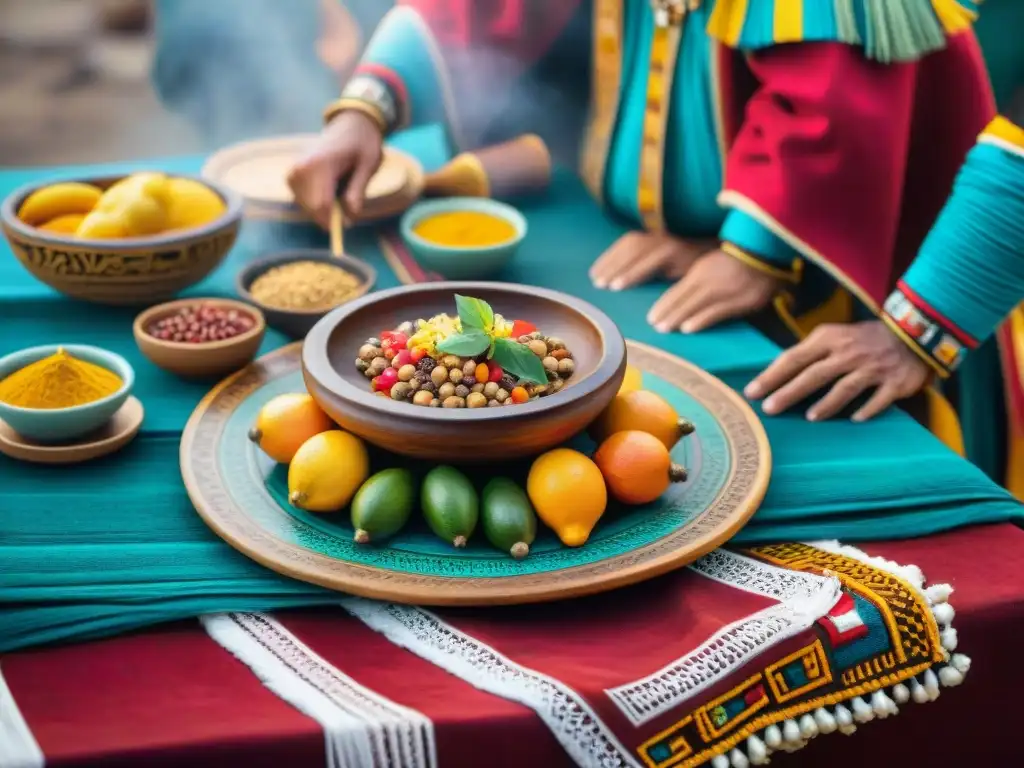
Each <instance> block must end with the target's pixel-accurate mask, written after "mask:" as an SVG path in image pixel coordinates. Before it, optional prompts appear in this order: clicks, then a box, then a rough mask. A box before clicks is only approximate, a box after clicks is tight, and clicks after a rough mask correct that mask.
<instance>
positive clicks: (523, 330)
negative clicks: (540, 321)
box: [512, 320, 537, 339]
mask: <svg viewBox="0 0 1024 768" xmlns="http://www.w3.org/2000/svg"><path fill="white" fill-rule="evenodd" d="M536 330H537V326H536V325H534V324H533V323H528V322H526V321H525V320H516V321H515V322H514V323H512V338H513V339H518V338H519V337H520V336H527V335H529V334H531V333H533V332H534V331H536Z"/></svg>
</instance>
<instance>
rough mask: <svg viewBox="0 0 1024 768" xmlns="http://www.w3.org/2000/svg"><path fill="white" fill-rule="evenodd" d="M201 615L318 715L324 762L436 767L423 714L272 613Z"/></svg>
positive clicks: (287, 696)
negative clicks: (360, 677) (360, 678)
mask: <svg viewBox="0 0 1024 768" xmlns="http://www.w3.org/2000/svg"><path fill="white" fill-rule="evenodd" d="M201 621H202V624H203V626H204V627H205V628H206V631H207V632H208V633H209V635H210V637H211V638H213V639H214V640H215V641H216V642H217V643H219V644H220V645H221V646H223V647H224V648H225V649H226V650H228V651H229V652H231V653H232V654H233V655H234V656H235V657H237V658H238V659H239V660H240V661H241V662H242V663H244V664H245V665H246V666H248V667H249V668H250V669H251V670H252V671H253V673H254V674H255V675H256V676H257V677H259V678H260V680H262V681H263V683H264V685H266V686H267V687H268V688H270V689H271V690H272V691H273V692H274V693H276V694H277V695H278V696H280V697H281V698H282V699H284V700H285V701H287V702H288V703H290V704H291V705H292V706H294V707H295V708H296V709H298V710H299V711H300V712H303V713H304V714H306V715H308V716H309V717H311V718H313V719H314V720H316V721H317V722H318V723H320V725H321V726H322V727H323V729H324V738H325V748H326V753H327V766H328V768H437V748H436V745H435V742H434V726H433V724H432V723H431V721H430V719H429V718H427V717H426V716H424V715H423V714H421V713H420V712H417V711H416V710H413V709H410V708H408V707H405V706H402V705H400V704H396V703H395V702H393V701H391V700H389V699H386V698H384V697H383V696H381V695H379V694H378V693H375V692H374V691H372V690H370V689H369V688H366V687H365V686H363V685H360V684H359V683H357V682H356V681H355V680H353V679H352V678H351V677H349V676H348V675H346V674H344V673H343V672H341V671H340V670H339V669H338V668H337V667H335V666H334V665H332V664H331V663H330V662H328V661H327V660H325V659H324V658H323V657H321V656H320V655H318V654H317V653H315V652H314V651H313V650H312V649H311V648H309V647H308V646H307V645H305V644H304V643H303V642H302V641H301V640H299V639H298V638H297V637H296V636H295V635H293V634H292V633H291V632H289V631H288V630H287V629H285V628H284V627H283V626H282V625H281V624H279V623H278V622H277V621H275V620H274V619H272V618H270V617H269V616H267V615H265V614H250V613H233V614H220V615H216V616H204V617H202V619H201Z"/></svg>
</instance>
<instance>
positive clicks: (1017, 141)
mask: <svg viewBox="0 0 1024 768" xmlns="http://www.w3.org/2000/svg"><path fill="white" fill-rule="evenodd" d="M979 138H980V139H981V140H984V139H987V138H992V139H1000V140H1001V141H1003V142H1006V143H1007V144H1012V145H1013V146H1015V147H1020V148H1021V149H1024V128H1021V127H1020V126H1019V125H1016V124H1015V123H1013V122H1011V121H1010V120H1008V119H1006V118H1005V117H1003V116H1002V115H1000V116H999V117H997V118H995V119H994V120H993V121H992V122H991V123H989V124H988V125H987V126H985V130H984V131H982V132H981V136H980V137H979Z"/></svg>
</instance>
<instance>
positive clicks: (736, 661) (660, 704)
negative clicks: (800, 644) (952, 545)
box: [605, 549, 841, 725]
mask: <svg viewBox="0 0 1024 768" xmlns="http://www.w3.org/2000/svg"><path fill="white" fill-rule="evenodd" d="M690 569H691V570H693V571H695V572H697V573H699V574H700V575H702V576H705V577H707V578H709V579H712V580H714V581H718V582H721V583H723V584H728V585H729V586H731V587H736V588H738V589H743V590H746V591H748V592H753V593H755V594H758V595H761V596H763V597H767V598H770V599H774V600H778V601H780V602H779V603H777V604H776V605H772V606H769V607H768V608H765V609H763V610H761V611H759V612H758V613H755V614H753V615H751V616H748V617H746V618H744V619H740V620H739V621H736V622H733V623H732V624H729V625H727V626H725V627H723V628H722V629H720V630H719V631H718V632H716V633H715V634H714V635H712V636H711V637H710V638H709V639H708V640H706V641H705V642H704V643H703V644H702V645H700V646H699V647H697V648H696V649H695V650H693V651H691V652H690V653H687V654H686V655H685V656H681V657H679V658H678V659H676V660H674V661H672V662H670V663H669V664H666V665H665V666H664V667H662V668H661V669H659V670H658V671H656V672H654V673H652V674H650V675H648V676H647V677H644V678H641V679H640V680H634V681H632V682H629V683H626V684H625V685H621V686H618V687H617V688H611V689H609V690H607V691H605V693H607V694H608V696H609V697H611V699H612V701H614V702H615V705H616V706H617V707H618V708H619V710H620V711H621V712H622V713H623V714H624V715H625V716H626V717H627V718H628V719H629V720H630V722H632V723H633V724H634V725H642V724H644V723H647V722H650V721H651V720H653V719H654V718H656V717H658V716H659V715H662V714H664V713H665V712H668V711H669V710H672V709H675V708H676V707H678V706H680V705H681V704H683V703H685V702H686V701H687V700H689V699H691V698H693V697H695V696H697V695H699V694H700V693H702V692H703V691H705V690H707V689H708V688H709V687H710V686H712V685H714V684H715V683H717V682H718V681H719V680H721V679H722V678H724V677H726V676H728V675H730V674H732V672H734V671H735V670H736V669H738V668H739V667H741V666H742V665H743V664H745V663H746V662H748V661H750V660H751V659H752V658H754V657H755V656H757V655H758V654H760V653H763V652H764V651H766V650H767V649H768V648H771V647H772V646H774V645H776V644H778V643H780V642H782V641H783V640H786V639H788V638H790V637H793V636H794V635H797V634H799V633H801V632H803V631H805V630H806V629H808V628H809V627H810V626H811V625H812V624H814V622H815V621H817V620H818V619H820V618H822V617H823V616H825V615H826V614H827V613H828V612H829V611H830V610H832V608H833V607H834V606H835V604H836V602H837V601H838V600H839V598H840V596H841V588H840V584H839V581H838V580H837V579H833V578H826V577H824V576H818V575H816V574H812V573H801V572H798V571H790V570H786V569H784V568H777V567H776V566H773V565H769V564H767V563H763V562H760V561H758V560H754V559H753V558H750V557H745V556H743V555H738V554H736V553H734V552H729V551H728V550H722V549H720V550H716V551H714V552H712V553H711V554H709V555H705V556H704V557H703V558H701V559H700V560H698V561H697V562H695V563H693V564H691V565H690Z"/></svg>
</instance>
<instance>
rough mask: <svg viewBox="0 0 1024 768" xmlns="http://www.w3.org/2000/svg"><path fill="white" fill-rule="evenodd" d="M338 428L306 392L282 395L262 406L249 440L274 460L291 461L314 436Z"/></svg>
mask: <svg viewBox="0 0 1024 768" xmlns="http://www.w3.org/2000/svg"><path fill="white" fill-rule="evenodd" d="M329 429H337V427H336V426H335V424H334V422H333V421H331V417H330V416H328V415H327V414H326V413H324V412H323V411H322V410H321V409H320V406H319V405H317V404H316V400H314V399H313V398H312V397H310V396H309V395H307V394H306V393H305V392H303V393H298V392H296V393H292V394H287V395H278V396H277V397H275V398H274V399H272V400H270V401H268V402H267V404H266V405H264V406H263V407H262V408H260V412H259V414H257V416H256V424H255V425H253V428H252V429H250V430H249V439H250V440H252V441H253V442H254V443H256V444H257V445H258V446H259V447H260V448H262V449H263V452H264V453H265V454H267V456H269V457H270V458H272V459H273V460H274V461H277V462H280V463H281V464H288V463H289V462H291V460H292V458H293V457H294V456H295V452H296V451H297V450H299V448H300V446H302V444H303V443H305V442H306V441H307V440H309V438H311V437H313V435H319V434H320V433H321V432H326V431H327V430H329Z"/></svg>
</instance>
